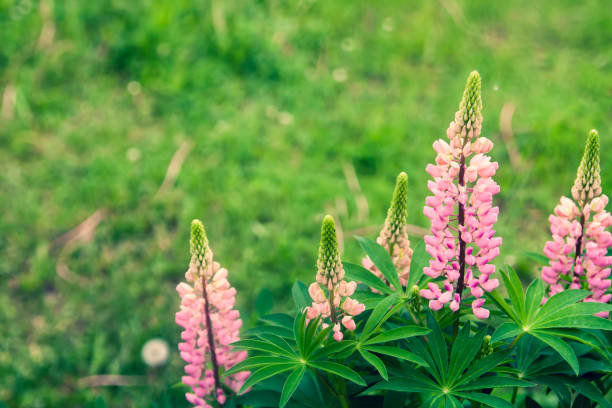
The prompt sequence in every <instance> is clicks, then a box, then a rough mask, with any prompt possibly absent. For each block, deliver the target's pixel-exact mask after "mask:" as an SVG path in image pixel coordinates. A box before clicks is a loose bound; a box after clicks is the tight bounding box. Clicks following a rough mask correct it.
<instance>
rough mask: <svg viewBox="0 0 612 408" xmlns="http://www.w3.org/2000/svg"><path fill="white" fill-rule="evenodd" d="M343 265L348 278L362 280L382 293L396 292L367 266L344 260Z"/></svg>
mask: <svg viewBox="0 0 612 408" xmlns="http://www.w3.org/2000/svg"><path fill="white" fill-rule="evenodd" d="M342 265H343V266H344V273H345V277H346V279H348V280H353V281H357V282H362V283H364V284H365V285H367V286H369V287H371V288H373V289H376V290H377V291H379V292H382V293H386V294H391V293H393V292H394V291H393V289H391V288H390V287H389V286H387V285H386V284H385V283H384V282H383V281H381V280H380V279H379V278H378V277H377V276H376V275H374V274H373V273H372V272H370V271H368V270H367V269H366V268H364V267H362V266H359V265H355V264H352V263H348V262H342Z"/></svg>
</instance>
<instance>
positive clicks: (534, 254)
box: [523, 252, 550, 265]
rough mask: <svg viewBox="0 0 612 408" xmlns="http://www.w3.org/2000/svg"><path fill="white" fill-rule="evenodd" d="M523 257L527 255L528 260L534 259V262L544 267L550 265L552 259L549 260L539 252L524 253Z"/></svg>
mask: <svg viewBox="0 0 612 408" xmlns="http://www.w3.org/2000/svg"><path fill="white" fill-rule="evenodd" d="M523 255H525V256H526V257H527V258H531V259H533V260H534V261H536V262H538V263H540V264H542V265H548V262H549V261H550V259H548V258H547V257H546V256H544V255H542V254H540V253H537V252H523Z"/></svg>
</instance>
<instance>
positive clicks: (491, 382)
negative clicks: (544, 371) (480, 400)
mask: <svg viewBox="0 0 612 408" xmlns="http://www.w3.org/2000/svg"><path fill="white" fill-rule="evenodd" d="M533 386H534V384H533V383H530V382H528V381H524V380H519V379H516V378H510V377H501V376H487V377H480V378H478V379H476V380H474V381H472V382H471V383H469V384H463V385H460V386H458V387H456V388H454V389H453V390H457V391H474V390H483V389H485V388H506V387H533Z"/></svg>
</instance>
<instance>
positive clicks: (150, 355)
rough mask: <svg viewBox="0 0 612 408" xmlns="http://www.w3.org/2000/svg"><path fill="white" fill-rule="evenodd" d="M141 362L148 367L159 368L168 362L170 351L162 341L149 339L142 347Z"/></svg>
mask: <svg viewBox="0 0 612 408" xmlns="http://www.w3.org/2000/svg"><path fill="white" fill-rule="evenodd" d="M140 354H141V356H142V360H143V361H144V362H145V364H147V365H148V366H150V367H159V366H162V365H164V364H166V362H168V355H169V354H170V349H169V348H168V343H166V342H165V341H164V340H162V339H151V340H149V341H147V342H146V343H145V344H144V346H142V351H141V353H140Z"/></svg>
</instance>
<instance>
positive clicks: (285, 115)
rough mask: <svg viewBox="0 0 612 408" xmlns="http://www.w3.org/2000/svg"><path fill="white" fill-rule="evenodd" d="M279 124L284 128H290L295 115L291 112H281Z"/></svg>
mask: <svg viewBox="0 0 612 408" xmlns="http://www.w3.org/2000/svg"><path fill="white" fill-rule="evenodd" d="M278 122H279V123H280V124H281V125H283V126H288V125H290V124H292V123H293V115H292V114H290V113H289V112H281V113H279V114H278Z"/></svg>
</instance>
